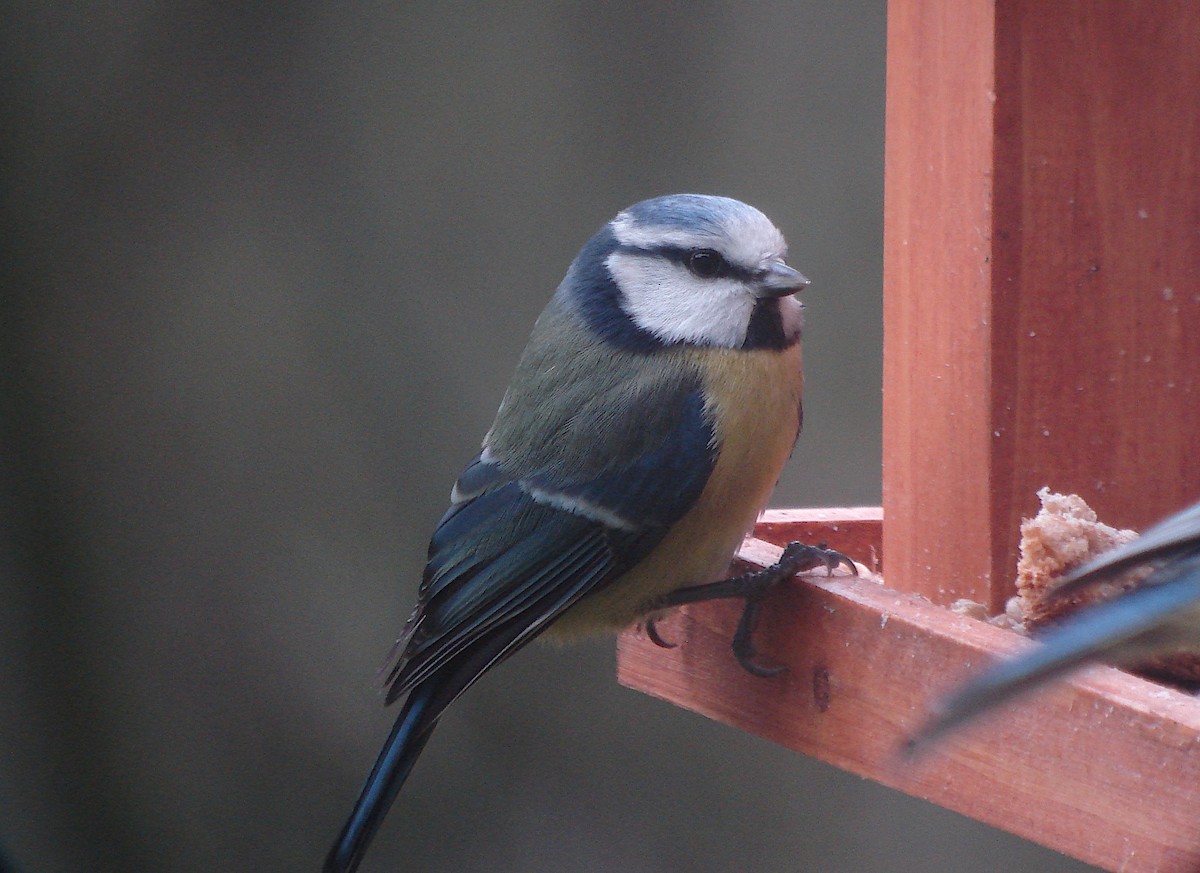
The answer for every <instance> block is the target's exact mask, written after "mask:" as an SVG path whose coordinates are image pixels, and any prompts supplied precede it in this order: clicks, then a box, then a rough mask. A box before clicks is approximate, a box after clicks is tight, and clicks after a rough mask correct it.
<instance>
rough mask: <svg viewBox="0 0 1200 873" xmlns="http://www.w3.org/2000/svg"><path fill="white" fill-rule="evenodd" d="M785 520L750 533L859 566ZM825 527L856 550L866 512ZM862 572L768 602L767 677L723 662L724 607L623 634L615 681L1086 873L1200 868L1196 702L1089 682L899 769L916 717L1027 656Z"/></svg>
mask: <svg viewBox="0 0 1200 873" xmlns="http://www.w3.org/2000/svg"><path fill="white" fill-rule="evenodd" d="M786 512H787V514H782V513H772V514H771V515H769V516H767V517H766V518H765V519H764V523H763V525H762V526H761V527H760V528H759V529H758V530H756V533H763V534H764V535H766V536H769V537H770V538H771V539H773V540H776V541H782V540H785V539H789V538H791V539H802V540H805V541H809V542H814V541H816V540H818V539H822V538H827V539H828V540H829V542H830V545H831V547H833V548H839V549H842V550H843V551H847V553H848V554H851V555H852V556H853V557H855V558H859V557H863V556H865V555H864V554H863V553H862V552H860V551H857V550H856V548H852V547H849V546H847V544H846V543H844V542H841V543H839V542H838V541H837V540H836V539H835V538H834V537H832V536H827V534H828V533H829V527H828V525H829V524H830V521H831V519H830V518H829V517H828V516H826V517H824V518H821V519H815V520H812V523H811V525H810V524H808V523H806V522H805V521H804V520H803V519H801V518H798V517H797V516H795V515H794V514H791V513H794V511H786ZM807 512H814V511H811V510H810V511H807ZM816 512H824V513H828V512H830V511H828V510H820V511H816ZM837 512H849V513H851V514H857V517H858V522H857V524H858V526H859V528H860V529H859V530H858V532H857V535H860V536H865V533H866V532H867V531H869V529H870V523H871V522H870V518H869V516H870V513H869V512H867V511H864V510H849V511H837ZM832 520H833V521H834V522H835V523H839V524H840V523H843V522H838V521H837V519H836V518H835V519H832ZM866 538H867V539H869V537H866ZM778 554H779V547H778V545H776V544H773V543H770V542H766V541H765V540H761V539H750V540H747V541H746V544H745V545H744V547H743V550H742V552H741V553H740V557H741V558H742V559H743V560H745V561H748V562H750V563H753V564H760V565H766V564H770V563H772V562H773V561H774V560H775V559H776V557H777V556H778ZM861 572H863V573H864V574H865V575H864V576H862V577H861V578H855V577H852V576H849V575H848V574H847V575H844V576H839V575H835V576H833V577H830V578H826V577H824V576H823V575H821V574H815V575H812V576H806V577H804V578H803V579H798V580H797V581H796V584H793V585H791V586H787V587H785V588H783V589H781V590H780V591H778V592H777V593H775V594H773V595H772V596H771V598H770V599H769V601H768V602H767V606H766V608H765V609H764V615H763V619H762V622H761V624H760V626H759V629H758V632H757V634H756V637H755V641H756V644H757V648H758V649H759V651H760V652H762V660H763V661H764V662H767V661H769V662H773V663H778V664H781V665H784V666H785V667H786V668H787V670H786V672H785V673H783V674H782V675H780V676H778V677H775V678H772V679H761V678H757V677H755V676H751V675H749V674H748V673H746V672H745V671H743V670H742V669H741V667H740V666H738V664H737V662H736V661H735V660H734V659H733V657H732V655H731V654H730V650H729V641H730V638H731V635H732V633H733V630H734V626H735V624H736V621H737V618H738V616H739V614H740V608H741V607H740V604H739V603H737V602H734V601H731V602H718V603H711V604H701V605H697V606H692V607H688V608H686V609H682V610H678V611H677V612H676V613H674V614H672V615H669V616H668V617H666V618H664V619H663V620H662V622H660V628H661V629H662V631H663V632H664V635H666V636H667V637H668V638H669V639H672V640H675V641H678V642H680V643H681V645H680V646H679V647H678V648H675V649H662V648H659V647H657V646H655V645H653V644H652V643H651V642H650V641H649V640H648V639H646V637H645V636H644V635H642V634H641V633H640V632H639V631H629V632H626V633H625V634H623V635H622V636H621V637H620V639H619V641H618V679H619V681H620V682H621V683H622V684H624V685H626V686H628V687H630V688H634V689H638V690H641V691H644V692H646V693H648V694H651V695H654V696H657V697H660V698H662V699H665V700H668V701H671V702H673V703H676V704H678V705H680V706H683V707H686V708H688V709H692V710H694V711H696V712H699V713H701V714H704V715H707V716H708V717H710V718H714V719H717V720H719V721H722V722H725V723H727V724H730V725H733V726H735V727H738V728H741V729H743V730H746V731H750V732H752V733H754V734H757V735H759V736H761V737H764V738H766V739H768V740H771V741H773V742H776V743H779V744H781V745H783V746H785V747H787V748H789V749H793V750H795V751H797V752H801V753H803V754H806V755H810V756H812V757H815V758H818V759H820V760H822V761H826V762H828V763H831V764H834V765H835V766H838V767H841V768H843V769H846V770H849V771H851V772H853V773H856V774H859V775H861V776H864V777H867V778H870V779H873V780H875V781H878V782H880V783H882V784H884V785H888V786H890V787H893V788H896V789H899V790H901V791H904V792H906V793H908V794H911V795H914V796H916V797H920V798H924V799H926V800H929V801H932V802H934V803H937V804H939V805H941V806H944V807H947V808H949V809H952V810H955V811H957V812H960V813H963V814H965V815H968V816H970V817H972V818H975V819H978V820H980V821H984V822H987V823H988V824H991V825H994V826H995V827H998V828H1002V829H1004V830H1007V831H1010V832H1012V833H1015V834H1017V835H1019V836H1022V837H1025V838H1027V839H1030V840H1033V841H1035V842H1038V843H1041V844H1043V845H1045V846H1048V847H1050V848H1052V849H1056V850H1058V851H1061V852H1064V853H1066V854H1068V855H1072V856H1074V857H1076V858H1079V859H1081V860H1083V861H1086V862H1088V863H1091V864H1096V865H1100V866H1104V867H1107V868H1108V869H1114V870H1116V869H1120V870H1122V871H1147V873H1149V871H1158V873H1176V871H1177V873H1184V871H1187V873H1195V871H1196V870H1200V702H1197V701H1196V700H1194V699H1193V698H1191V697H1189V696H1187V695H1185V694H1182V693H1180V692H1177V691H1175V690H1172V689H1169V688H1167V687H1165V686H1161V685H1157V684H1155V683H1152V682H1148V681H1145V680H1142V679H1139V678H1137V677H1134V676H1131V675H1129V674H1126V673H1123V672H1120V671H1118V670H1114V669H1111V668H1107V667H1094V668H1090V669H1088V670H1086V671H1084V672H1082V673H1080V674H1078V676H1077V678H1074V679H1072V680H1070V681H1067V682H1064V683H1060V684H1059V685H1056V686H1054V687H1053V688H1050V689H1047V690H1045V691H1041V692H1036V693H1034V694H1032V695H1029V696H1026V697H1025V698H1022V699H1020V700H1018V701H1016V702H1014V703H1012V704H1011V705H1009V706H1006V707H1002V708H1001V709H1000V710H999V711H998V712H997V713H995V714H994V715H992V716H989V717H986V718H985V719H982V720H980V721H979V722H977V723H976V724H973V725H969V726H967V727H966V728H964V729H963V730H961V731H960V732H958V733H956V734H954V735H953V736H952V737H950V738H949V739H948V740H946V741H945V742H944V743H941V744H939V745H937V746H935V747H934V748H932V749H931V750H930V751H929V752H928V753H926V754H924V755H922V756H921V757H920V758H919V759H918V760H916V761H909V760H907V759H906V758H905V756H904V755H903V753H902V749H903V746H904V743H905V741H906V740H907V739H908V737H909V736H910V734H911V732H912V731H913V730H915V729H916V727H917V726H918V725H919V724H920V723H921V722H922V721H923V719H924V717H925V713H926V711H927V707H928V705H929V704H930V702H932V701H933V700H936V699H937V698H938V697H939V696H940V695H941V694H943V693H944V692H945V691H946V690H947V689H949V688H951V687H953V686H954V685H955V684H956V683H957V682H958V681H959V680H961V679H962V678H963V677H964V676H966V675H968V674H970V673H971V672H973V671H974V670H977V669H978V668H979V667H980V666H982V665H984V664H985V663H988V662H990V661H991V660H993V659H994V658H996V657H999V656H1003V655H1007V654H1011V653H1013V652H1016V651H1018V650H1020V649H1021V648H1022V647H1024V646H1028V645H1032V643H1031V642H1030V641H1028V640H1026V639H1024V638H1022V637H1021V636H1020V635H1018V634H1016V633H1014V632H1012V631H1009V630H1004V629H1000V628H996V627H993V626H991V625H989V624H987V623H985V622H982V621H977V620H973V619H969V618H966V617H963V616H960V615H958V614H956V613H954V612H952V611H950V610H948V609H944V608H942V607H938V606H935V605H934V604H932V603H930V602H929V601H928V600H925V599H924V598H921V597H918V596H916V595H912V594H906V593H901V592H897V591H893V590H890V589H888V588H886V587H884V585H883V583H882V581H881V580H879V579H878V577H873V576H871V575H870V574H869V572H868V571H867V568H865V567H863V568H862V570H861ZM945 572H946V573H948V574H949V573H953V568H952V567H948V568H945ZM800 629H802V632H800Z"/></svg>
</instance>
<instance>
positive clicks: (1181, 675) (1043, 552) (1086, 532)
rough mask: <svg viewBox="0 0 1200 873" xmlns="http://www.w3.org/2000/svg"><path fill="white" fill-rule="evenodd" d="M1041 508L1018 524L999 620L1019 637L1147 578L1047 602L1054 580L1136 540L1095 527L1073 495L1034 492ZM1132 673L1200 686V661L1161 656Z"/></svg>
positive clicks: (1130, 576) (1131, 575)
mask: <svg viewBox="0 0 1200 873" xmlns="http://www.w3.org/2000/svg"><path fill="white" fill-rule="evenodd" d="M1037 496H1038V499H1039V500H1041V502H1042V508H1041V510H1040V511H1039V512H1038V514H1037V515H1036V516H1034V517H1033V518H1027V519H1025V520H1024V521H1022V522H1021V556H1020V560H1019V561H1018V562H1017V594H1016V596H1015V597H1013V598H1011V599H1010V600H1009V602H1008V604H1007V606H1006V609H1005V614H1004V615H1003V616H995V617H993V618H991V619H988V620H989V621H991V622H992V623H999V621H1000V620H1001V619H1003V620H1005V621H1007V622H1008V623H1009V626H1011V627H1013V628H1014V629H1016V630H1019V631H1021V632H1022V633H1027V632H1029V631H1031V630H1035V629H1037V628H1040V627H1041V626H1043V625H1045V624H1050V623H1054V622H1057V621H1059V620H1060V619H1062V618H1063V617H1064V616H1066V615H1069V614H1070V613H1072V612H1076V611H1078V610H1079V609H1082V608H1083V607H1085V606H1088V605H1090V604H1092V603H1096V602H1098V601H1100V600H1106V599H1108V598H1110V597H1112V596H1114V595H1116V594H1120V593H1121V592H1122V591H1127V590H1129V589H1131V588H1135V587H1137V586H1138V585H1140V584H1141V583H1142V581H1143V580H1144V579H1145V578H1146V577H1147V576H1148V575H1149V574H1150V572H1151V570H1150V569H1149V568H1143V569H1140V570H1131V571H1129V572H1127V573H1124V574H1122V575H1120V576H1117V577H1116V578H1114V579H1113V580H1112V581H1111V582H1103V583H1100V584H1097V585H1092V586H1088V587H1087V588H1084V589H1081V590H1080V591H1078V592H1072V593H1071V595H1070V596H1058V597H1048V596H1047V592H1048V591H1050V590H1051V589H1053V588H1054V586H1055V585H1056V584H1057V582H1058V580H1059V579H1061V578H1062V577H1063V576H1065V575H1066V574H1067V573H1070V572H1071V571H1072V570H1074V569H1075V568H1076V567H1078V566H1079V565H1080V564H1082V563H1084V562H1085V561H1089V560H1091V559H1092V558H1094V557H1096V556H1097V555H1100V554H1103V553H1104V552H1107V551H1109V550H1110V549H1114V548H1116V547H1117V546H1119V545H1123V544H1124V543H1127V542H1129V541H1130V540H1133V539H1135V538H1136V537H1137V532H1136V531H1132V530H1120V529H1118V528H1115V527H1110V526H1109V525H1107V524H1104V523H1103V522H1101V521H1100V520H1099V519H1098V518H1097V517H1096V513H1095V512H1094V511H1093V510H1092V508H1091V507H1090V506H1088V505H1087V503H1086V502H1085V501H1084V499H1083V498H1082V497H1080V496H1078V495H1076V494H1056V493H1054V492H1052V491H1051V490H1050V489H1049V488H1042V489H1041V490H1040V491H1038V493H1037ZM1137 672H1139V673H1143V674H1145V675H1149V676H1152V677H1154V678H1158V679H1168V680H1173V681H1176V682H1185V683H1197V682H1200V657H1197V656H1196V655H1188V654H1179V655H1164V656H1161V657H1158V658H1154V659H1152V660H1149V661H1147V662H1146V663H1144V664H1141V665H1139V666H1138V669H1137Z"/></svg>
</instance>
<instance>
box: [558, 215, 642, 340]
mask: <svg viewBox="0 0 1200 873" xmlns="http://www.w3.org/2000/svg"><path fill="white" fill-rule="evenodd" d="M620 247H621V244H620V243H619V242H617V237H616V235H615V234H614V233H613V230H612V226H611V225H608V224H606V225H604V227H602V228H601V229H600V231H599V232H598V233H597V234H596V235H595V236H593V237H592V238H591V239H590V240H588V242H587V245H585V246H584V247H583V248H582V249H581V250H580V252H579V254H578V255H577V256H576V257H575V260H574V261H573V262H572V264H571V268H570V269H569V270H567V275H566V278H564V279H563V281H562V284H561V285H559V286H558V292H557V293H556V295H555V296H556V297H559V298H560V299H561V301H562V302H563V304H564V305H566V306H568V307H569V308H570V309H572V310H573V311H575V312H577V313H578V314H579V315H580V317H581V318H582V319H583V321H584V324H586V325H587V327H588V329H589V330H591V331H592V333H594V334H595V335H596V336H598V337H602V338H603V339H604V340H605V341H606V342H609V343H611V344H612V345H613V346H614V347H615V348H618V349H621V350H623V351H627V352H641V353H643V354H649V353H651V352H654V351H656V350H658V349H661V348H662V347H663V345H664V343H663V341H662V340H661V339H660V338H659V337H657V336H655V335H654V334H653V333H651V332H650V331H648V330H645V329H643V328H641V327H638V325H637V324H636V323H634V321H633V319H632V318H630V317H629V314H628V313H627V312H625V310H624V308H622V306H621V289H620V287H619V286H618V285H617V281H616V279H614V278H613V275H612V273H611V272H609V269H608V265H607V263H605V262H606V261H607V259H608V256H609V255H611V254H612V253H613V252H614V251H616V250H617V249H618V248H620Z"/></svg>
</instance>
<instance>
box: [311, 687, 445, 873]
mask: <svg viewBox="0 0 1200 873" xmlns="http://www.w3.org/2000/svg"><path fill="white" fill-rule="evenodd" d="M437 684H438V683H437V679H436V677H435V678H434V679H431V680H430V681H428V682H425V683H424V684H422V685H420V686H418V687H417V688H415V689H413V692H412V694H410V695H409V696H408V699H407V700H406V701H405V702H404V709H402V710H401V711H400V715H399V716H398V717H397V718H396V724H395V725H394V726H393V727H392V732H391V733H390V734H389V735H388V738H387V742H385V743H384V744H383V749H382V751H380V753H379V757H378V758H376V760H375V766H374V767H372V768H371V773H370V775H369V776H367V781H366V782H365V783H364V784H363V789H362V793H361V794H360V795H359V797H358V802H356V803H355V804H354V811H353V812H352V813H350V818H349V819H347V820H346V824H345V825H344V826H343V827H342V832H341V834H339V835H338V838H337V842H335V843H334V844H333V848H332V849H331V850H330V851H329V855H328V856H327V857H326V858H325V867H324V873H352V871H354V870H356V869H358V865H359V863H360V862H361V861H362V858H363V855H364V854H366V851H367V847H368V846H369V845H370V844H371V840H372V839H373V838H374V837H375V832H376V831H377V830H379V825H380V824H381V823H382V822H383V818H384V816H385V815H387V811H388V810H389V809H390V808H391V806H392V802H393V801H394V800H395V799H396V795H397V794H399V793H400V788H401V787H402V786H403V785H404V782H405V780H406V779H408V774H409V773H411V772H412V768H413V764H415V763H416V762H417V758H418V756H420V754H421V750H422V749H424V748H425V743H427V742H428V741H429V737H430V735H431V734H432V733H433V729H434V727H435V726H436V725H437V714H433V715H432V716H431V715H430V711H431V706H430V704H431V702H432V701H433V700H435V699H436V698H438V697H439V696H440V695H439V694H438V693H437V692H438V690H439V689H438V688H437ZM438 714H440V710H439V711H438Z"/></svg>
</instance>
